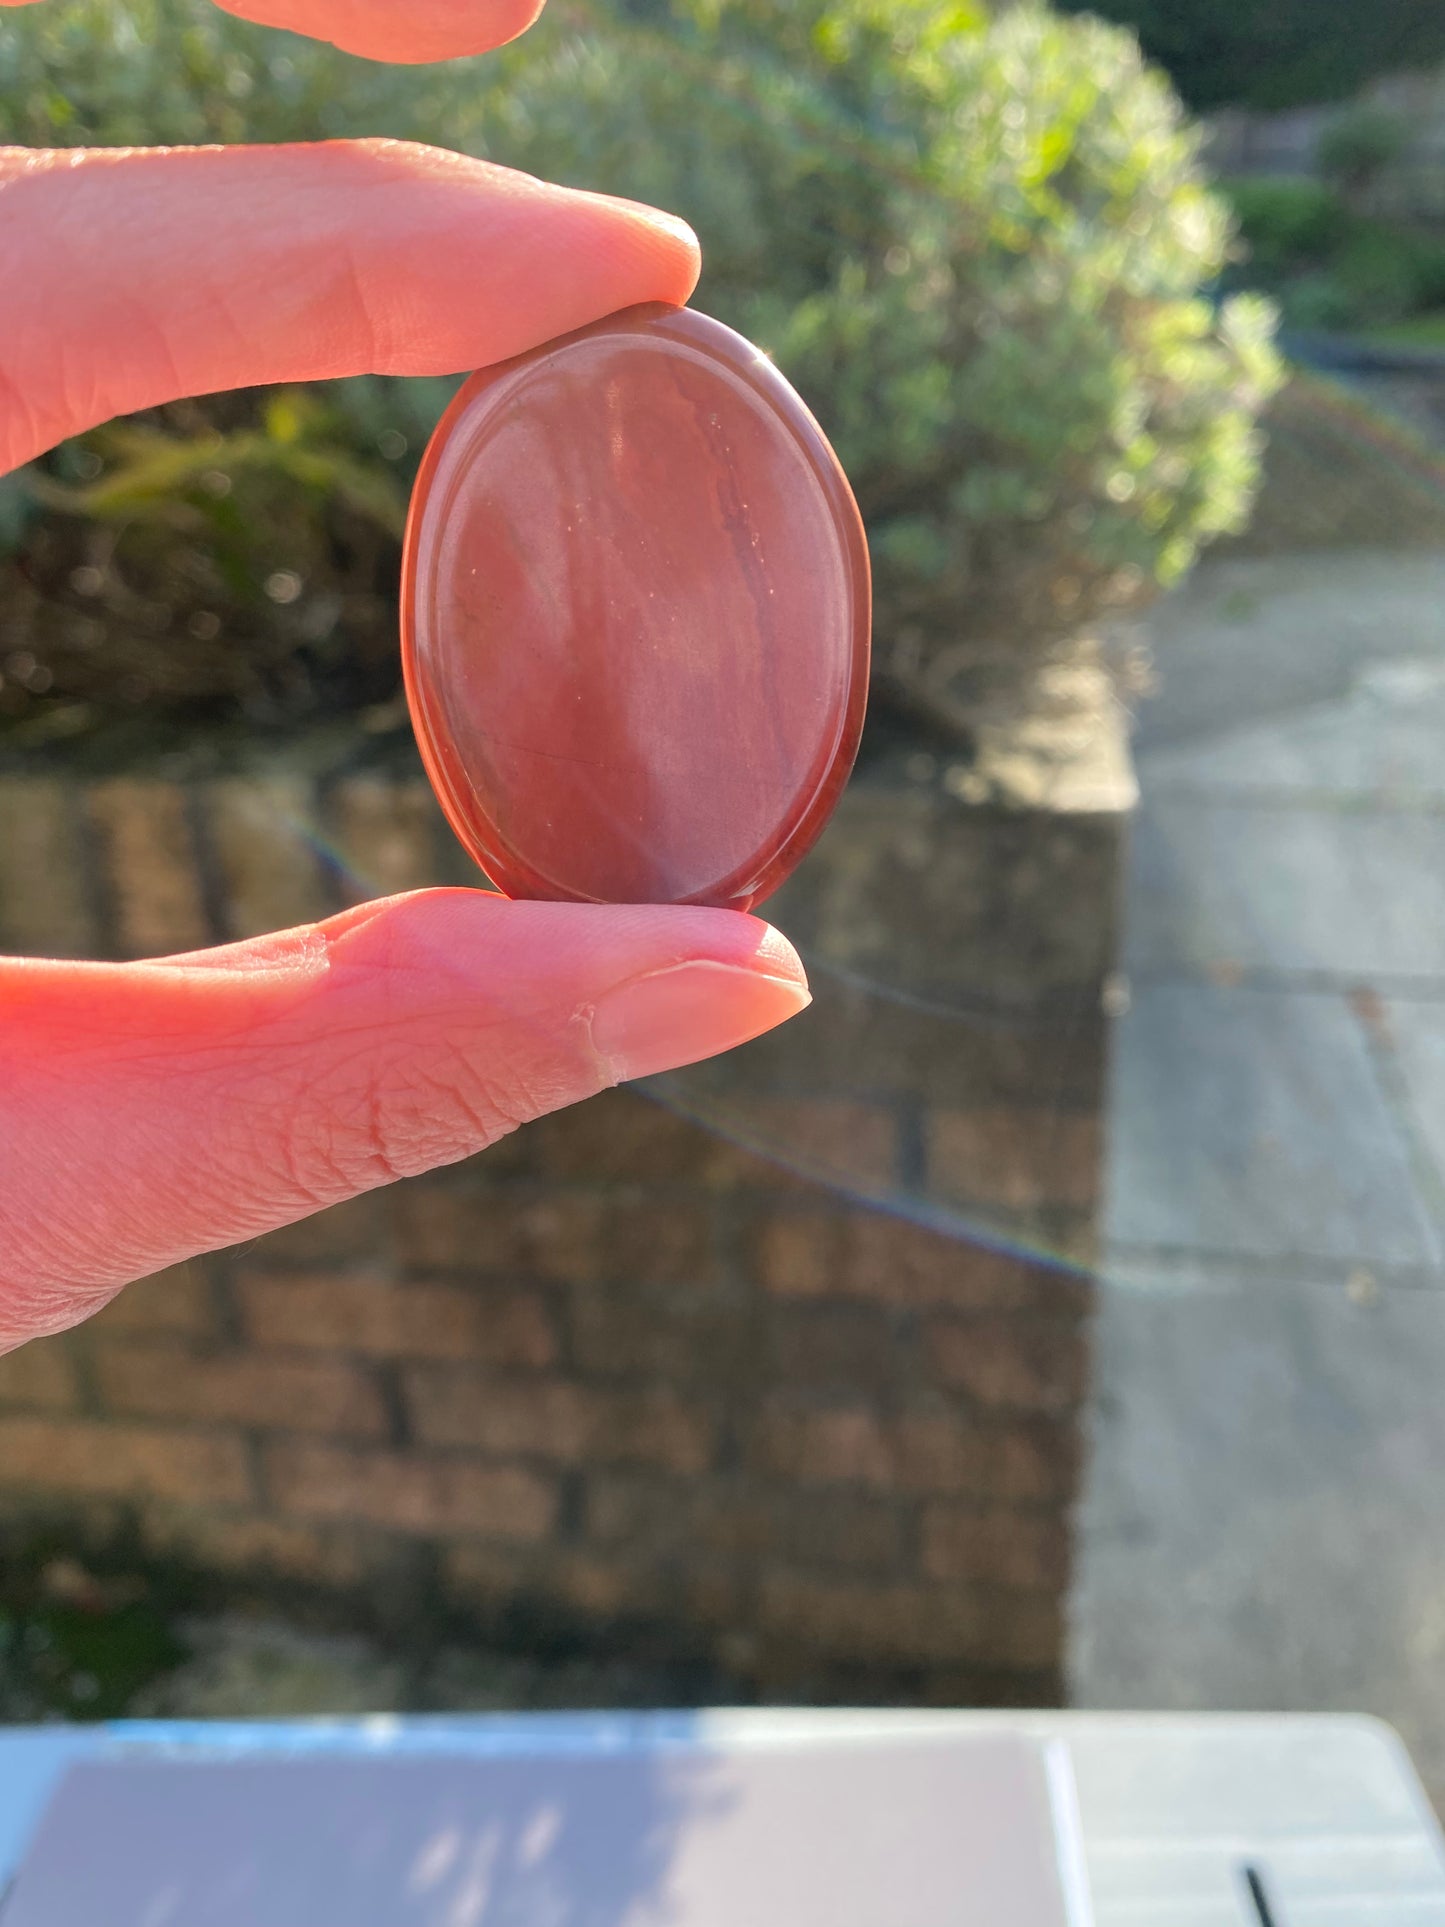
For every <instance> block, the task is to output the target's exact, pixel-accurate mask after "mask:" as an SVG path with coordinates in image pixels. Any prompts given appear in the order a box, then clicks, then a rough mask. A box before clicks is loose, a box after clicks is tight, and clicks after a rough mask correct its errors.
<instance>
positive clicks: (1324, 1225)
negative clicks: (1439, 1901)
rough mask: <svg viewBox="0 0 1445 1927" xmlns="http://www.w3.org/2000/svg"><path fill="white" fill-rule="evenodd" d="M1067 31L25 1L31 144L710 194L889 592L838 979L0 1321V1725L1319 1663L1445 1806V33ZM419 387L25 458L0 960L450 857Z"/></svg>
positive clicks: (169, 422) (1239, 1679)
mask: <svg viewBox="0 0 1445 1927" xmlns="http://www.w3.org/2000/svg"><path fill="white" fill-rule="evenodd" d="M1098 11H1099V10H1098V9H1095V10H1092V11H1085V10H1083V9H1078V8H1073V7H1070V8H1068V9H1062V8H1061V9H1054V10H1050V9H1048V8H1045V7H1042V6H1039V5H1035V4H1032V3H1029V4H1019V5H1007V4H1003V3H1002V0H998V4H994V5H989V6H985V5H982V4H975V3H973V0H731V3H730V4H727V5H723V4H720V0H552V4H551V5H550V6H549V7H548V9H547V12H546V15H545V16H544V18H543V21H542V23H541V24H540V25H539V27H538V28H537V29H536V30H535V31H534V32H533V33H532V34H530V35H529V36H527V38H526V39H525V40H524V41H523V42H522V43H520V44H518V45H517V46H515V47H513V48H511V49H508V50H506V51H504V52H503V53H501V54H498V55H495V56H492V57H490V58H488V59H486V60H484V61H479V62H460V63H456V64H454V65H451V66H447V67H438V68H419V69H411V70H388V69H384V68H380V67H376V66H372V65H369V64H367V63H364V62H359V61H355V60H350V59H348V58H346V57H345V56H343V55H341V54H338V53H335V52H333V51H330V50H327V49H325V48H319V47H316V46H313V45H310V44H309V43H305V42H302V41H299V40H296V39H294V38H292V37H290V36H287V35H283V34H279V33H274V32H270V31H266V30H262V29H258V28H252V27H249V26H245V25H243V24H241V23H239V22H235V21H232V20H230V19H227V18H224V17H222V16H220V15H219V14H217V13H215V12H214V11H213V10H212V9H211V8H209V7H208V6H207V5H206V4H204V0H131V4H122V0H49V4H48V5H46V6H44V7H42V8H34V9H25V10H23V11H20V12H15V13H6V14H5V15H3V16H0V139H4V140H6V141H17V142H21V143H27V144H33V145H38V146H54V145H72V144H81V143H106V144H123V143H132V142H135V143H149V142H195V141H228V142H229V141H242V140H260V141H273V140H297V139H306V140H309V139H317V138H327V137H334V136H343V135H353V134H381V135H393V136H396V137H399V138H407V139H420V140H427V141H431V142H435V143H438V144H441V145H445V146H450V147H454V148H459V149H462V150H465V151H467V152H470V153H475V154H479V155H484V156H486V157H487V158H490V159H493V160H496V161H499V162H503V163H506V164H508V165H512V166H517V167H521V168H523V169H526V170H528V171H530V172H533V173H538V174H546V175H548V176H550V177H552V178H555V179H558V180H562V181H566V182H572V183H576V184H578V185H584V186H588V187H594V188H601V189H606V190H610V191H613V192H617V193H622V194H626V195H630V196H633V197H636V198H640V199H645V200H649V201H654V202H657V203H659V204H661V205H663V206H666V207H669V208H672V209H674V210H676V211H677V212H679V213H681V214H683V215H684V216H685V217H686V218H687V219H688V220H689V221H691V222H692V223H693V225H694V226H695V227H696V229H697V230H698V232H699V234H700V236H701V238H702V242H703V247H704V255H705V263H706V265H705V271H704V278H703V281H702V285H701V287H700V289H699V292H698V296H697V303H698V305H699V306H700V307H702V308H704V309H705V310H707V311H708V312H710V313H713V314H715V315H717V316H718V317H719V318H720V319H722V320H724V321H726V322H728V323H730V324H731V325H733V326H735V327H737V328H740V329H741V330H742V331H743V332H744V333H746V334H748V335H749V336H751V337H752V338H753V339H754V340H756V341H757V342H758V343H759V344H760V345H762V346H763V347H764V348H765V349H766V350H767V351H768V352H769V353H770V354H772V355H773V356H774V357H775V358H776V360H777V361H778V363H779V365H780V366H781V367H782V368H783V369H784V370H785V371H786V372H787V373H788V375H789V376H790V377H791V378H792V380H793V381H794V382H795V383H796V385H797V386H798V387H799V388H800V390H801V391H802V393H803V395H804V397H805V398H806V400H807V401H808V402H809V404H810V405H811V406H812V408H813V409H814V411H815V413H816V414H817V415H818V417H819V418H820V420H821V421H822V423H823V425H824V427H825V428H826V429H827V431H828V433H829V434H830V436H831V437H832V438H833V440H834V442H835V444H836V446H837V448H838V450H839V453H840V455H841V457H842V459H843V462H844V464H845V466H846V468H847V470H848V472H849V475H850V476H851V478H852V480H853V483H854V486H855V489H856V492H857V494H858V497H859V501H860V504H861V506H862V508H863V511H864V515H865V517H866V519H867V523H868V528H869V534H870V540H871V544H872V549H873V556H874V564H875V570H876V579H877V591H878V603H877V626H876V639H875V651H876V655H875V665H876V666H875V676H874V685H873V696H872V708H871V713H870V720H869V725H868V730H867V734H866V736H865V742H864V748H863V753H862V756H861V758H860V763H859V769H858V774H857V776H856V778H855V780H854V783H853V785H852V787H851V788H850V790H849V791H848V793H847V795H846V797H845V799H844V802H843V805H842V807H841V809H840V811H839V813H838V816H837V818H836V819H835V822H834V824H833V826H832V827H831V828H830V830H829V832H828V833H827V835H826V836H825V838H824V840H823V842H822V844H821V845H820V846H819V848H818V850H817V852H816V853H815V855H814V856H813V857H811V858H810V859H809V861H808V862H807V863H806V864H805V865H804V866H803V868H802V870H801V871H800V872H799V873H798V875H797V876H796V877H795V878H794V879H792V880H791V881H790V883H789V884H788V885H787V886H786V888H785V890H784V891H783V892H782V893H781V894H780V896H779V897H778V898H777V899H775V900H774V902H773V904H772V905H771V906H770V907H769V911H768V914H769V916H770V917H771V918H772V919H773V920H774V921H776V922H778V923H779V924H780V926H781V927H782V928H784V929H785V930H787V931H788V932H789V934H790V935H792V936H793V937H794V938H795V939H796V940H797V941H798V942H799V946H800V948H801V949H802V950H803V952H804V955H805V958H806V960H807V962H808V965H809V969H810V973H811V975H812V978H813V983H814V988H815V991H816V993H817V999H816V1003H815V1006H814V1008H813V1009H812V1010H811V1011H810V1012H809V1013H808V1014H807V1015H806V1016H805V1017H804V1018H803V1019H802V1020H801V1021H799V1022H797V1023H795V1024H792V1025H789V1026H788V1027H787V1028H786V1029H785V1030H784V1032H783V1033H781V1034H780V1035H778V1036H777V1037H774V1038H769V1039H764V1040H760V1041H759V1042H758V1043H756V1044H753V1045H749V1046H747V1047H746V1048H745V1049H744V1050H742V1051H739V1052H736V1053H734V1054H732V1055H731V1056H730V1057H729V1058H727V1059H726V1060H723V1061H721V1062H719V1063H716V1064H714V1065H710V1066H702V1067H699V1068H698V1069H696V1070H695V1071H691V1072H687V1073H683V1074H679V1075H677V1076H674V1077H669V1078H664V1079H658V1080H654V1081H653V1082H651V1083H650V1084H649V1085H647V1086H646V1087H643V1088H634V1089H631V1090H628V1091H625V1092H619V1093H615V1094H609V1095H608V1096H606V1097H604V1098H599V1099H596V1100H593V1101H592V1102H591V1103H589V1104H587V1105H585V1106H583V1107H581V1108H580V1109H578V1110H577V1111H574V1112H571V1113H568V1114H567V1115H566V1116H564V1117H559V1118H555V1119H550V1120H547V1121H545V1122H544V1123H541V1124H538V1125H533V1126H529V1127H526V1128H525V1129H524V1130H523V1131H522V1132H520V1133H518V1134H517V1135H516V1136H515V1137H514V1138H512V1139H509V1140H507V1141H506V1142H505V1143H504V1144H502V1145H499V1146H497V1147H495V1148H494V1149H493V1150H492V1151H491V1152H489V1153H487V1154H486V1155H485V1156H484V1157H482V1158H480V1159H477V1160H474V1161H473V1162H472V1163H470V1164H468V1165H464V1166H461V1167H458V1168H457V1169H455V1170H453V1171H450V1172H446V1173H442V1174H439V1175H437V1176H434V1177H432V1178H428V1179H421V1180H416V1181H413V1182H409V1183H406V1184H403V1185H399V1186H397V1187H394V1188H393V1189H392V1190H390V1191H388V1192H385V1193H379V1194H376V1195H374V1196H372V1197H370V1198H367V1199H363V1200H360V1201H358V1203H357V1204H355V1205H353V1206H348V1207H344V1208H342V1209H340V1210H338V1211H334V1212H330V1213H327V1214H325V1215H323V1216H322V1217H320V1218H318V1219H315V1220H313V1221H311V1222H310V1223H309V1224H307V1225H303V1226H298V1227H294V1228H292V1229H291V1230H289V1231H287V1232H283V1233H278V1234H275V1235H274V1236H272V1237H270V1238H266V1239H262V1240H259V1241H256V1242H254V1243H252V1244H251V1245H249V1246H246V1247H244V1248H240V1249H237V1250H234V1251H230V1252H224V1253H219V1254H215V1255H214V1256H212V1257H209V1258H206V1259H204V1260H199V1261H197V1262H195V1263H193V1264H191V1265H188V1266H184V1267H180V1268H178V1269H177V1270H175V1271H173V1272H168V1273H166V1274H163V1275H162V1276H160V1277H157V1278H154V1279H150V1280H147V1281H144V1282H143V1283H141V1284H139V1285H137V1286H135V1287H134V1288H133V1289H132V1290H130V1291H128V1292H127V1293H126V1294H124V1295H123V1296H122V1298H121V1299H119V1300H118V1301H117V1302H116V1303H115V1304H114V1305H113V1306H112V1307H111V1308H110V1309H109V1310H107V1311H106V1312H105V1313H104V1314H103V1315H102V1316H101V1317H100V1318H99V1319H97V1320H95V1321H94V1322H93V1323H92V1324H91V1325H90V1326H88V1327H86V1328H85V1329H83V1330H82V1331H79V1332H76V1333H74V1334H69V1335H66V1336H64V1337H60V1338H55V1339H49V1340H45V1341H42V1342H41V1343H38V1344H35V1345H32V1346H29V1347H27V1348H26V1349H24V1350H23V1351H21V1352H19V1353H16V1354H14V1355H13V1356H11V1357H9V1358H7V1359H4V1360H0V1526H3V1533H4V1546H5V1557H4V1561H3V1569H0V1717H4V1718H7V1719H11V1720H30V1719H51V1718H90V1717H96V1716H100V1715H109V1714H113V1713H117V1712H123V1711H130V1712H152V1713H188V1714H189V1713H196V1714H212V1713H215V1714H221V1713H254V1714H264V1713H272V1712H296V1711H313V1710H314V1711H325V1710H333V1711H351V1710H360V1709H363V1708H370V1709H379V1710H385V1709H388V1708H471V1707H485V1706H534V1705H566V1704H614V1703H616V1704H659V1703H663V1704H688V1703H696V1702H700V1701H706V1700H715V1699H719V1698H725V1699H732V1700H749V1699H758V1698H769V1697H773V1698H789V1699H814V1700H820V1701H822V1700H830V1699H848V1700H872V1699H889V1700H899V1701H906V1702H914V1703H927V1704H947V1703H958V1704H999V1703H1006V1704H1018V1703H1024V1704H1029V1703H1058V1702H1059V1701H1061V1700H1066V1701H1069V1702H1071V1703H1075V1704H1081V1705H1090V1706H1158V1707H1200V1708H1206V1707H1231V1708H1255V1707H1258V1708H1277V1707H1298V1708H1328V1707H1350V1708H1358V1709H1363V1710H1370V1711H1375V1712H1379V1713H1382V1714H1384V1715H1385V1716H1386V1717H1388V1718H1390V1719H1392V1720H1394V1721H1395V1722H1396V1723H1397V1724H1398V1725H1400V1727H1401V1728H1402V1730H1403V1731H1404V1733H1405V1735H1406V1737H1407V1739H1408V1740H1409V1742H1410V1744H1411V1746H1412V1747H1413V1748H1414V1750H1415V1753H1416V1757H1417V1759H1418V1761H1419V1763H1420V1765H1421V1767H1422V1770H1423V1771H1424V1773H1425V1775H1426V1778H1427V1780H1428V1781H1429V1782H1430V1784H1431V1786H1432V1789H1433V1790H1434V1792H1435V1794H1436V1797H1437V1799H1438V1798H1441V1797H1445V1663H1442V1662H1445V1477H1442V1473H1445V1401H1442V1398H1441V1395H1440V1385H1441V1380H1442V1376H1445V891H1442V888H1441V877H1442V874H1445V753H1442V748H1445V594H1442V591H1445V15H1442V14H1441V13H1440V12H1439V10H1438V9H1436V8H1434V7H1430V6H1426V5H1423V4H1420V3H1419V0H1370V4H1368V5H1367V4H1365V3H1364V0H1249V3H1248V4H1246V3H1245V0H1212V4H1208V5H1206V4H1205V0H1111V4H1109V5H1108V6H1105V7H1104V8H1103V9H1102V11H1103V12H1105V13H1107V14H1109V15H1110V16H1111V18H1109V19H1107V20H1106V19H1101V18H1099V17H1097V15H1098ZM1141 44H1142V51H1141ZM453 386H454V384H452V383H449V382H438V381H406V382H402V381H382V380H361V381H354V382H345V383H338V384H332V385H329V386H325V387H316V388H304V389H287V390H281V391H268V392H257V393H238V394H227V395H218V396H211V397H206V398H203V399H201V400H198V401H192V402H186V403H181V404H177V405H175V406H174V407H170V408H165V409H161V410H157V411H153V412H152V413H150V414H147V415H145V416H143V417H137V418H134V419H132V420H128V421H124V422H117V423H114V424H111V425H109V426H107V427H105V428H103V429H100V430H97V431H95V432H94V433H93V434H90V435H87V436H85V437H83V438H81V439H79V440H78V441H75V442H72V443H68V444H66V445H65V446H64V447H62V448H60V449H57V450H56V451H54V453H53V454H51V455H49V456H47V457H46V458H45V459H44V460H42V461H41V462H38V463H36V464H35V465H33V466H32V467H31V468H30V469H28V470H26V471H24V472H22V473H20V474H17V475H13V476H10V477H7V478H4V479H3V480H0V945H3V946H4V947H5V948H7V949H9V950H11V951H16V952H21V953H25V952H31V953H35V954H55V955H83V956H113V957H119V956H139V955H158V954H165V953H166V952H168V951H176V950H181V949H189V948H192V947H194V946H196V945H199V944H203V943H207V942H214V941H224V940H225V939H227V938H230V937H236V936H241V935H245V934H249V933H250V932H252V931H256V930H260V929H265V928H269V927H277V926H284V925H287V924H290V923H294V922H297V921H300V920H303V919H304V918H307V917H310V916H314V915H317V914H321V913H324V912H325V911H326V910H328V909H331V908H334V907H337V906H338V905H340V904H343V903H346V902H351V901H356V900H359V899H361V898H363V897H365V896H368V895H372V894H375V893H377V892H381V891H389V890H394V889H399V888H404V887H409V886H411V885H419V884H423V883H427V882H436V881H450V882H468V881H471V882H477V881H479V879H478V878H477V877H476V875H475V873H474V872H470V871H469V869H468V866H467V864H466V861H465V859H464V858H463V857H462V855H461V853H460V852H459V850H458V849H457V848H456V846H455V845H454V843H453V842H452V840H451V838H450V836H449V834H448V833H447V832H446V830H445V828H444V826H443V825H442V823H441V821H440V818H439V816H438V814H437V811H436V808H435V805H434V803H433V801H432V799H431V796H430V793H429V791H428V790H427V788H426V785H425V782H424V780H423V779H422V777H421V774H420V768H419V764H418V762H417V759H416V755H415V750H414V747H413V744H412V739H411V734H410V730H409V727H408V724H407V718H406V713H405V706H404V703H403V701H402V698H401V695H400V691H399V671H398V662H397V649H396V611H395V597H396V584H397V574H398V562H399V542H400V534H401V529H402V524H403V521H404V517H405V511H406V502H407V495H408V489H409V486H410V481H411V477H412V474H413V472H414V469H415V465H416V463H417V461H418V459H419V457H420V454H421V452H422V449H423V447H424V445H425V441H426V438H427V435H428V433H429V432H430V428H431V426H432V424H433V423H434V421H435V419H436V417H437V415H438V414H439V413H440V411H441V409H442V407H443V406H444V405H445V402H446V400H447V398H448V396H449V394H450V392H451V389H452V387H453Z"/></svg>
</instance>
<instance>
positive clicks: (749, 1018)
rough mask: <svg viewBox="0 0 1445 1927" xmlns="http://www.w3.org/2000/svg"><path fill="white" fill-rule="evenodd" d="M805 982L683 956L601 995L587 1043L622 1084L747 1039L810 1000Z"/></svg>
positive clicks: (710, 1054)
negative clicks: (687, 960)
mask: <svg viewBox="0 0 1445 1927" xmlns="http://www.w3.org/2000/svg"><path fill="white" fill-rule="evenodd" d="M812 1001H813V1000H812V998H811V997H810V995H809V994H808V990H807V988H806V986H805V985H803V984H800V983H796V982H793V981H791V980H789V979H788V978H785V977H768V976H763V975H760V974H759V973H758V972H757V971H756V970H740V969H738V968H737V967H736V966H735V965H733V964H720V963H687V964H677V965H674V966H673V968H672V969H670V970H657V971H654V972H653V973H652V975H651V976H648V977H634V978H632V979H631V981H630V982H628V983H625V984H619V985H618V986H617V988H616V989H615V990H609V991H606V992H604V994H603V995H602V996H601V997H599V998H598V1000H597V1003H596V1005H595V1007H594V1008H593V1012H592V1022H591V1032H592V1043H593V1047H594V1049H595V1050H596V1051H597V1054H598V1055H599V1056H600V1057H602V1058H605V1059H606V1061H607V1063H608V1064H609V1065H610V1067H611V1069H612V1074H613V1076H614V1077H615V1078H616V1080H617V1082H618V1083H619V1084H624V1083H627V1082H628V1081H629V1080H630V1079H632V1078H634V1077H651V1076H652V1075H653V1074H654V1073H655V1072H657V1071H667V1070H675V1069H676V1068H677V1066H678V1065H679V1064H695V1063H696V1062H697V1060H698V1059H699V1058H700V1057H713V1056H715V1055H716V1054H717V1052H718V1051H723V1050H731V1049H732V1047H733V1045H734V1044H745V1043H746V1042H747V1041H748V1039H749V1038H750V1037H758V1036H761V1035H762V1033H763V1032H764V1031H765V1030H771V1029H772V1028H773V1026H774V1025H775V1024H781V1023H783V1022H784V1021H785V1020H786V1019H787V1018H789V1017H796V1016H797V1014H798V1012H799V1011H800V1010H806V1009H807V1007H808V1005H809V1004H810V1003H811V1002H812Z"/></svg>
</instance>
